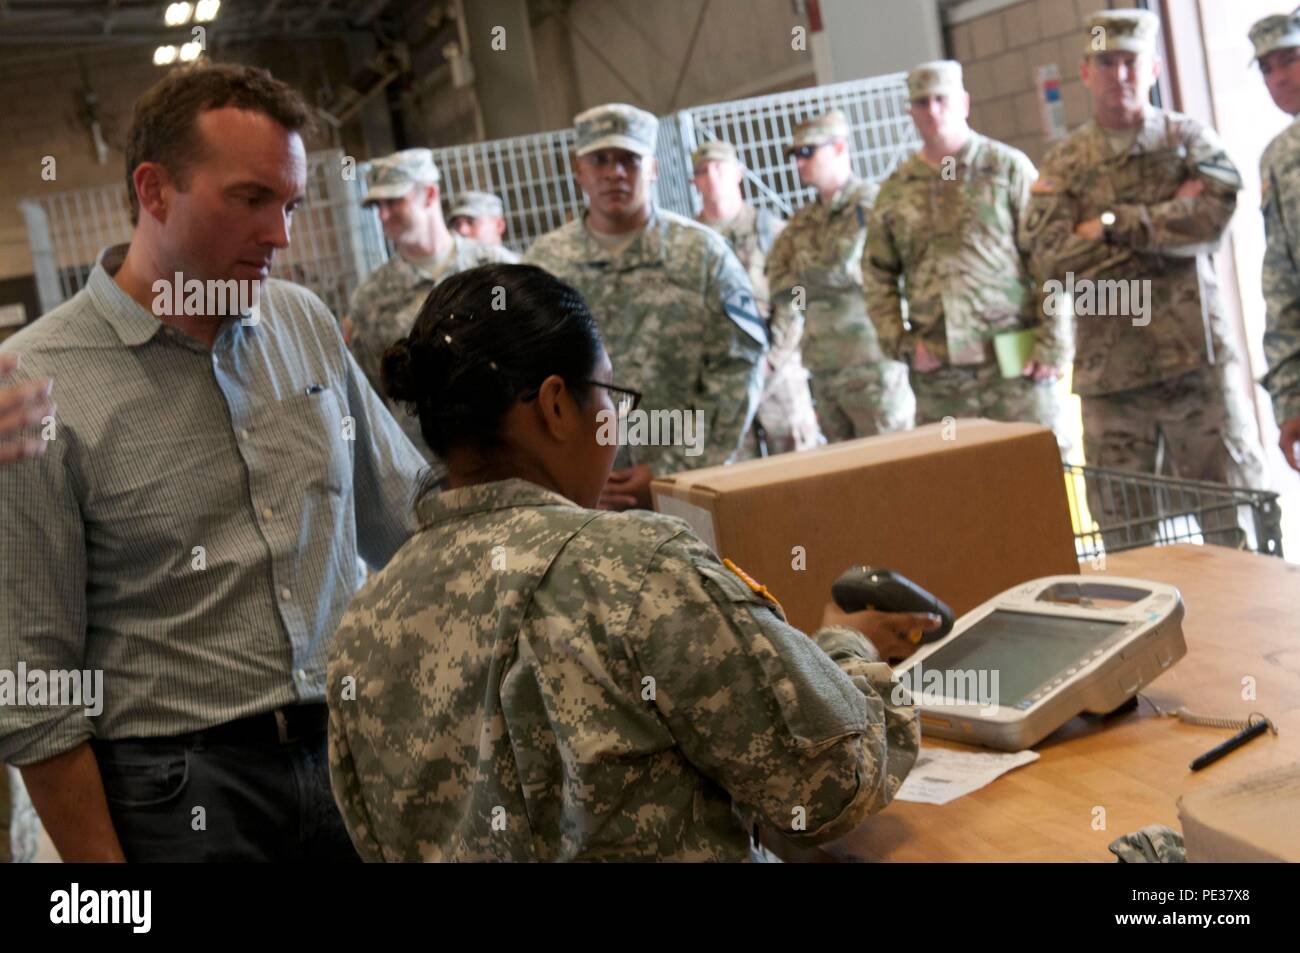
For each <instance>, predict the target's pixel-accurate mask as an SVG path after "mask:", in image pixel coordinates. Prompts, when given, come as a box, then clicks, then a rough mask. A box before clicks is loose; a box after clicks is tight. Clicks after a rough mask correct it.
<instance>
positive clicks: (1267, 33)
mask: <svg viewBox="0 0 1300 953" xmlns="http://www.w3.org/2000/svg"><path fill="white" fill-rule="evenodd" d="M1250 42H1251V43H1253V44H1255V60H1259V59H1263V58H1264V57H1265V56H1267V55H1268V54H1269V53H1272V52H1273V51H1274V50H1281V49H1285V48H1286V47H1288V46H1300V12H1297V13H1292V14H1290V15H1287V14H1282V13H1275V14H1273V15H1272V16H1271V17H1264V19H1262V20H1260V21H1259V22H1258V23H1256V24H1255V25H1254V26H1253V27H1251V28H1250ZM1255 60H1251V62H1252V63H1253V62H1254V61H1255Z"/></svg>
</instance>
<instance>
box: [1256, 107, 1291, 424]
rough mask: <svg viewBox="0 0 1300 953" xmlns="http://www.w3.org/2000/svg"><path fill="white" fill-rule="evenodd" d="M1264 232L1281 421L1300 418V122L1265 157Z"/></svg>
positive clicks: (1273, 375)
mask: <svg viewBox="0 0 1300 953" xmlns="http://www.w3.org/2000/svg"><path fill="white" fill-rule="evenodd" d="M1259 167H1260V182H1261V183H1262V192H1263V207H1264V230H1265V233H1266V234H1267V237H1268V244H1267V246H1266V248H1265V250H1264V302H1265V304H1266V305H1267V317H1266V321H1265V326H1264V355H1265V357H1266V358H1267V359H1268V374H1267V376H1265V378H1264V380H1263V384H1264V386H1265V387H1266V388H1267V389H1268V392H1269V394H1271V395H1272V397H1273V411H1274V414H1275V415H1276V417H1277V420H1278V422H1279V423H1281V422H1282V421H1284V420H1290V419H1292V418H1293V417H1300V121H1296V122H1293V123H1291V125H1290V126H1288V127H1287V128H1286V129H1284V130H1283V131H1282V132H1281V133H1280V134H1279V135H1278V136H1277V138H1275V139H1274V140H1273V141H1272V142H1270V143H1269V144H1268V148H1267V149H1265V150H1264V155H1263V157H1262V158H1261V159H1260V163H1259Z"/></svg>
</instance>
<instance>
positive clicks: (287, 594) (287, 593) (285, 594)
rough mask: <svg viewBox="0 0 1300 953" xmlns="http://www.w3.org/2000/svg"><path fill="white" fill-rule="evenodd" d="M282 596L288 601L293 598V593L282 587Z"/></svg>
mask: <svg viewBox="0 0 1300 953" xmlns="http://www.w3.org/2000/svg"><path fill="white" fill-rule="evenodd" d="M280 598H281V599H283V600H284V601H285V602H288V601H289V600H290V599H292V598H293V593H291V592H290V591H289V590H288V589H281V590H280Z"/></svg>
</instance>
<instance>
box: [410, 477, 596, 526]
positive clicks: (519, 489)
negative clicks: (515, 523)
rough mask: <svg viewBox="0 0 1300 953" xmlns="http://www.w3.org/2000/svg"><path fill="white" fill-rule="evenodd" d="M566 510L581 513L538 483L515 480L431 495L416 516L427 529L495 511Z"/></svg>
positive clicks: (569, 502) (417, 507)
mask: <svg viewBox="0 0 1300 953" xmlns="http://www.w3.org/2000/svg"><path fill="white" fill-rule="evenodd" d="M536 506H564V507H569V508H570V509H581V507H579V506H578V504H576V503H574V502H573V501H572V500H570V499H568V498H566V497H564V496H561V495H560V494H559V493H556V492H555V491H554V490H547V489H544V488H542V487H540V486H538V485H537V484H536V483H530V482H529V481H527V480H520V479H516V478H512V479H509V480H498V481H496V482H493V483H476V484H474V485H473V486H462V487H458V488H456V489H454V490H443V491H442V492H440V493H437V492H430V493H426V494H425V495H424V496H422V497H421V498H420V500H419V502H418V503H417V504H416V506H415V514H416V516H417V517H418V518H419V521H420V525H421V526H422V527H424V528H426V529H427V528H429V527H432V526H437V525H440V524H442V523H449V522H453V521H455V520H461V519H464V518H465V517H467V516H473V515H474V514H476V513H487V512H491V511H493V510H509V509H516V508H519V507H536Z"/></svg>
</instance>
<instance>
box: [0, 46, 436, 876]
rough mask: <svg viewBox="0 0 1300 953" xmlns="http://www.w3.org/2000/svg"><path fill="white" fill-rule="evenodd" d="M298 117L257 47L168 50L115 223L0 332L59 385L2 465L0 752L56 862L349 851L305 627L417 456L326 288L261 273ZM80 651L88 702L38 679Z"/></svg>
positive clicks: (315, 856) (405, 532)
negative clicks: (210, 56) (24, 455)
mask: <svg viewBox="0 0 1300 953" xmlns="http://www.w3.org/2000/svg"><path fill="white" fill-rule="evenodd" d="M308 116H309V113H308V109H307V107H306V105H305V103H303V101H302V99H301V98H300V97H299V96H298V94H297V93H296V92H294V91H293V90H292V89H290V88H289V87H288V86H286V85H285V84H283V83H280V82H278V81H277V80H274V79H273V78H272V77H271V76H270V74H269V73H266V72H265V71H263V70H257V69H253V68H249V67H243V66H234V65H215V66H199V67H194V68H184V69H180V70H176V71H173V72H171V73H169V74H168V76H167V78H165V79H163V80H162V81H161V82H160V83H158V84H157V85H156V86H155V87H154V88H153V89H151V90H150V91H149V92H147V93H146V94H145V95H144V96H143V97H142V98H141V99H140V101H139V102H138V103H137V104H136V109H135V116H134V118H133V122H132V128H131V131H130V133H129V137H128V142H127V150H126V152H127V173H128V187H129V194H130V197H131V204H132V212H133V216H134V218H135V222H136V225H135V231H134V234H133V236H132V240H131V243H130V245H129V246H123V247H120V248H116V249H109V250H108V251H107V252H105V254H104V255H103V256H101V258H100V260H99V262H98V263H97V264H96V266H95V268H94V270H93V271H92V272H91V274H90V277H89V279H88V281H87V284H86V286H85V288H83V289H82V290H81V291H80V292H79V293H78V294H77V295H76V296H75V297H73V298H72V299H71V300H70V301H68V302H66V303H65V304H63V305H61V306H60V307H58V308H57V309H55V310H54V311H52V312H50V313H49V314H47V315H45V316H44V317H43V318H41V319H40V320H38V321H37V322H35V323H34V324H33V325H31V326H30V327H28V328H26V329H24V330H23V331H21V332H20V333H18V334H17V335H15V336H14V337H13V338H11V339H10V340H9V341H7V342H6V343H5V345H4V347H3V350H5V351H21V352H22V354H23V364H22V368H21V370H20V371H19V373H18V374H17V378H18V379H19V380H27V379H40V378H46V377H48V378H53V379H54V380H55V381H56V382H57V385H58V392H59V404H58V410H57V414H56V416H55V419H54V421H53V427H52V428H51V432H49V433H46V434H43V436H44V437H45V438H46V442H47V448H46V452H45V453H44V455H43V456H40V457H38V458H34V459H29V460H25V461H23V462H21V463H16V464H14V465H11V466H8V467H5V468H3V469H0V524H2V525H3V526H4V532H3V533H2V534H0V589H2V590H3V591H4V593H5V596H4V603H3V608H0V759H2V760H4V761H5V762H7V763H10V764H15V765H18V766H19V767H20V768H21V770H22V774H23V778H24V780H25V782H26V785H27V788H28V790H29V791H30V794H31V798H32V801H33V803H34V804H35V806H36V809H37V811H38V812H39V814H40V816H41V818H42V820H43V821H44V823H45V825H46V827H47V829H48V830H49V832H50V835H51V837H52V839H53V841H54V843H55V846H56V847H57V848H58V849H59V852H60V853H61V855H62V856H63V857H64V859H66V860H122V859H125V860H334V859H339V860H343V859H355V852H354V851H353V850H352V847H351V844H350V843H349V841H348V837H347V834H346V831H345V830H344V828H343V826H342V824H341V822H340V819H339V816H338V811H337V808H336V807H335V805H334V801H333V797H332V796H331V793H330V789H329V782H328V771H327V765H326V755H325V733H324V729H325V724H326V714H325V704H324V689H325V679H324V676H325V648H326V644H327V642H328V641H329V639H330V638H331V636H332V634H333V632H334V629H335V626H336V624H337V621H338V619H339V616H340V615H341V614H342V612H343V609H344V608H345V606H346V605H347V604H348V602H349V601H350V599H351V597H352V595H353V592H354V590H355V588H356V581H357V580H356V577H357V571H356V558H357V556H358V554H359V555H360V556H361V558H363V559H364V560H365V561H366V562H367V563H368V564H369V565H371V566H372V567H381V566H383V565H384V564H385V563H386V562H387V561H388V559H389V557H390V556H391V555H392V554H393V553H394V552H395V551H396V550H397V549H398V548H399V547H400V546H401V544H402V543H403V542H404V541H405V540H406V539H407V537H408V536H409V535H410V534H411V532H412V531H413V528H414V523H413V518H412V514H411V507H410V502H411V498H412V495H413V491H414V486H415V482H416V479H417V476H418V473H419V471H420V470H421V468H422V466H423V460H422V459H421V457H420V456H419V454H418V453H417V452H416V451H415V449H414V448H413V447H412V446H411V444H410V442H409V441H408V440H407V439H406V438H405V436H403V434H402V432H401V429H400V428H399V427H398V426H397V424H396V423H395V422H394V421H393V419H392V417H391V416H390V415H389V413H388V411H387V410H386V409H385V408H384V406H383V404H382V403H381V402H380V400H379V398H378V397H377V396H376V395H375V394H374V392H373V390H372V389H371V388H370V386H369V384H368V383H367V381H366V378H365V376H364V375H363V374H362V373H361V371H360V369H359V368H358V367H357V365H356V362H355V361H354V360H353V359H352V357H351V356H350V355H349V354H348V352H347V350H346V348H345V347H344V344H343V341H342V338H341V336H340V334H339V331H338V327H337V324H336V322H335V321H334V318H333V316H332V315H331V314H330V313H329V310H328V309H327V308H326V307H325V305H324V304H323V303H322V302H321V301H320V299H318V298H317V297H316V296H315V295H313V294H312V293H311V292H309V291H307V290H306V289H304V288H301V287H298V286H296V285H292V284H289V283H287V282H283V281H277V280H272V279H268V278H267V274H268V272H269V269H270V266H271V263H272V259H273V256H274V254H275V252H276V251H277V250H279V249H283V248H285V247H287V246H288V244H289V234H290V223H291V220H292V215H293V211H294V208H295V207H296V206H297V205H298V203H299V202H300V201H301V200H302V196H303V191H304V188H305V184H306V159H305V151H304V148H303V142H302V137H301V134H300V130H302V129H304V128H305V127H306V126H307V124H308ZM214 288H215V289H216V290H217V291H221V290H222V289H227V290H228V289H231V288H233V289H237V290H238V291H239V292H240V293H239V294H238V295H235V296H234V297H233V298H231V297H225V298H222V299H221V300H220V302H219V303H218V304H216V305H214V304H213V299H212V294H211V293H212V292H213V290H214ZM246 290H248V291H250V292H251V294H252V300H253V301H254V302H255V303H254V304H253V306H252V307H251V308H250V307H246V305H247V304H248V301H247V300H245V298H246V296H245V294H244V292H245V291H246ZM6 672H9V673H18V672H23V673H24V674H25V679H23V680H21V683H20V680H17V679H15V678H14V677H13V676H12V675H11V678H10V680H9V683H8V684H10V685H11V687H13V688H14V689H16V690H15V691H13V692H11V695H12V696H13V697H12V698H6V697H5V695H4V691H3V687H4V685H5V684H6V683H5V679H4V675H5V673H6ZM47 673H48V674H47ZM60 673H62V674H60ZM74 675H79V676H83V677H84V678H83V679H82V681H84V684H87V685H89V684H94V680H95V679H96V678H102V686H103V691H102V697H101V698H99V699H98V701H97V703H96V704H95V705H90V704H87V699H86V698H84V697H76V698H74V697H55V693H52V692H50V691H48V690H45V689H42V690H41V691H36V690H35V689H36V687H37V685H36V682H34V681H33V679H36V681H38V682H42V683H43V684H44V685H45V686H46V688H48V687H49V686H52V685H54V684H56V682H57V683H58V684H60V685H61V686H62V687H64V688H66V687H67V686H68V685H69V684H75V683H76V682H77V681H78V679H75V678H73V676H74ZM38 676H39V677H38ZM357 689H358V690H361V691H365V690H366V686H357ZM65 694H66V693H65ZM97 709H98V710H97Z"/></svg>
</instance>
